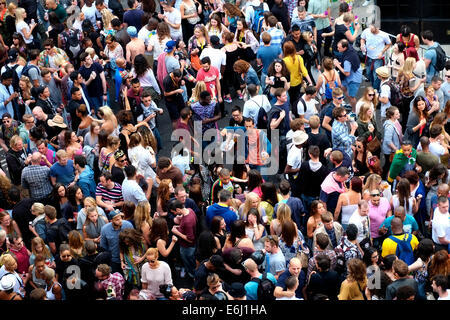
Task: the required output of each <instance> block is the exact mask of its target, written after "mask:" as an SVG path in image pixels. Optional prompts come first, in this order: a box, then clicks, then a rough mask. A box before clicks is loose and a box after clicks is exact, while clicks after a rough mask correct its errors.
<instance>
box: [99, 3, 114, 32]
mask: <svg viewBox="0 0 450 320" xmlns="http://www.w3.org/2000/svg"><path fill="white" fill-rule="evenodd" d="M100 13H101V15H102V22H103V28H105V29H108V28H110V27H111V20H113V19H114V18H116V16H114V15H113V14H112V13H111V11H109V10H108V9H106V8H104V9H102V10H101V11H100Z"/></svg>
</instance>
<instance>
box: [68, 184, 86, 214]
mask: <svg viewBox="0 0 450 320" xmlns="http://www.w3.org/2000/svg"><path fill="white" fill-rule="evenodd" d="M79 189H81V188H80V187H79V186H78V185H76V184H74V185H73V186H71V187H69V188H68V190H67V191H68V193H69V194H68V196H67V199H69V202H70V204H71V205H72V207H73V209H74V211H78V204H77V198H76V196H75V195H76V193H77V191H78V190H79ZM80 202H81V203H83V202H84V196H83V199H81V200H80Z"/></svg>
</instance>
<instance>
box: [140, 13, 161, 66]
mask: <svg viewBox="0 0 450 320" xmlns="http://www.w3.org/2000/svg"><path fill="white" fill-rule="evenodd" d="M158 22H159V21H158V20H157V19H156V18H154V17H152V18H150V19H148V23H147V24H146V25H145V26H142V28H141V29H140V30H139V32H138V38H139V39H141V40H142V41H144V45H145V47H146V48H147V46H148V43H149V41H150V38H151V37H153V36H156V28H157V27H158ZM145 56H146V58H151V59H153V55H152V54H151V53H150V52H147V51H146V53H145Z"/></svg>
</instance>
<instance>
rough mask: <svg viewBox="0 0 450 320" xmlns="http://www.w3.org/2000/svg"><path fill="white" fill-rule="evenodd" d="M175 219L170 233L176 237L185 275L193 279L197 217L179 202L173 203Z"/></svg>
mask: <svg viewBox="0 0 450 320" xmlns="http://www.w3.org/2000/svg"><path fill="white" fill-rule="evenodd" d="M173 206H174V208H175V209H176V214H177V217H175V220H174V222H175V224H178V225H174V226H173V228H172V233H173V234H174V235H175V236H177V237H178V243H179V244H180V256H181V260H182V261H183V265H184V267H185V268H186V271H187V274H188V275H189V276H190V277H191V278H194V274H195V255H194V254H195V243H196V242H195V240H196V239H195V234H196V225H197V216H196V215H195V212H194V211H193V210H192V209H189V208H186V207H185V206H184V204H182V203H181V201H179V200H175V201H174V202H173Z"/></svg>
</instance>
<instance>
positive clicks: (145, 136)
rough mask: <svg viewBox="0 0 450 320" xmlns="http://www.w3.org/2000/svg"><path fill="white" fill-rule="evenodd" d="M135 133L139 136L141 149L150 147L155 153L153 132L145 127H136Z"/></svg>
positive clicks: (155, 145) (155, 146)
mask: <svg viewBox="0 0 450 320" xmlns="http://www.w3.org/2000/svg"><path fill="white" fill-rule="evenodd" d="M137 132H138V133H139V134H140V135H141V138H142V142H141V143H142V145H143V147H144V148H146V147H149V146H150V147H152V149H153V150H154V151H155V152H156V151H157V150H156V149H157V143H156V138H155V136H154V135H153V132H152V131H151V130H150V129H149V128H148V127H146V126H140V127H138V128H137Z"/></svg>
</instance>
